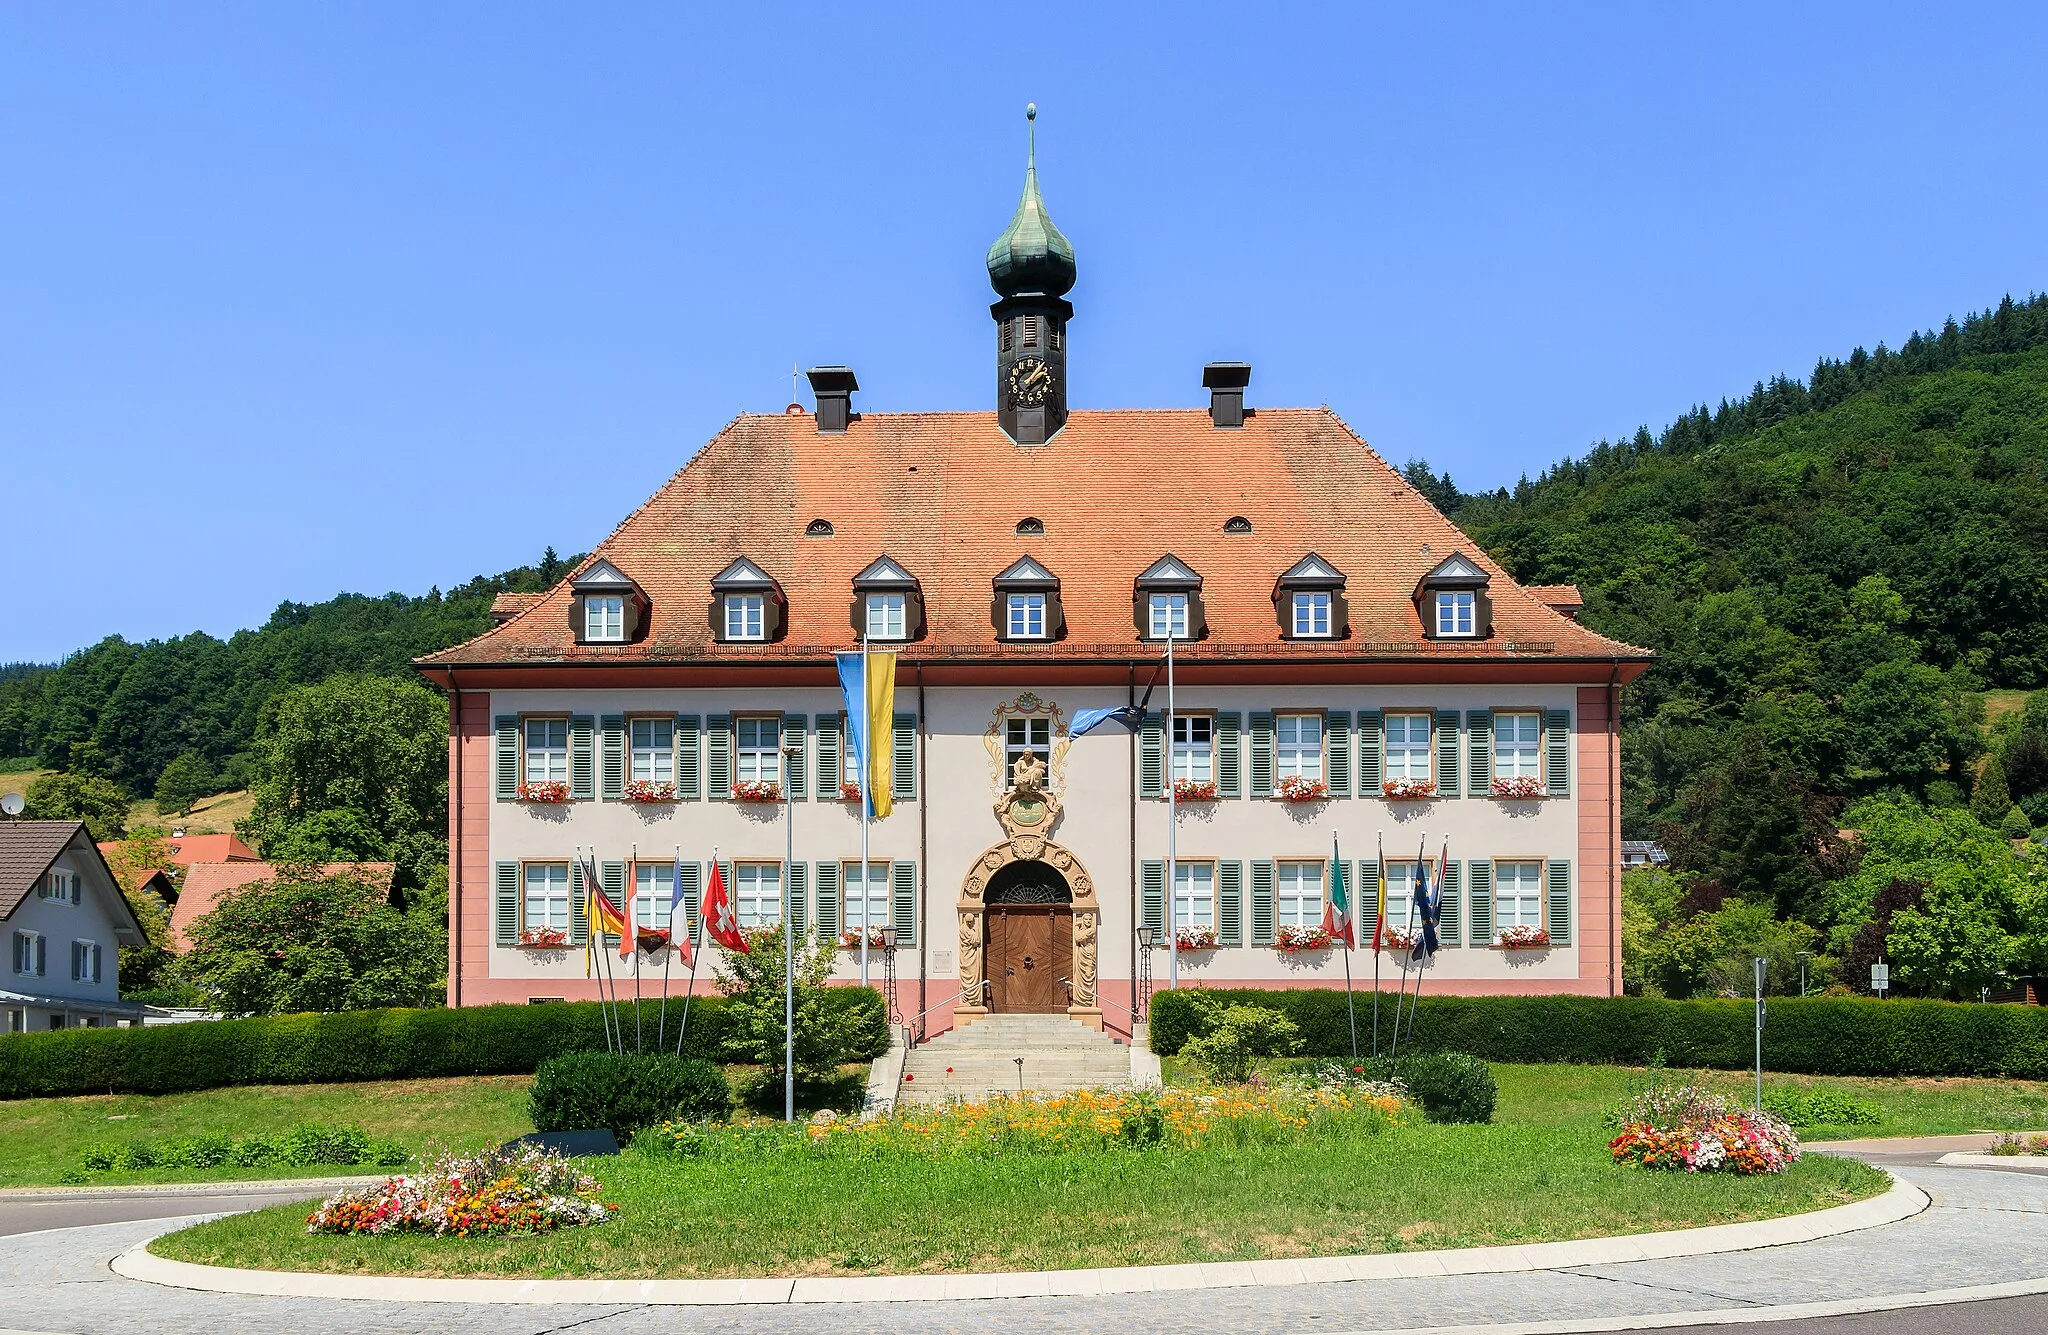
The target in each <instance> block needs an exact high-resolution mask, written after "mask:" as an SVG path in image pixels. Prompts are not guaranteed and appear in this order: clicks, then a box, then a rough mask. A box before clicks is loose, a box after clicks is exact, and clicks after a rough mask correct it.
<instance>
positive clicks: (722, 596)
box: [711, 556, 783, 644]
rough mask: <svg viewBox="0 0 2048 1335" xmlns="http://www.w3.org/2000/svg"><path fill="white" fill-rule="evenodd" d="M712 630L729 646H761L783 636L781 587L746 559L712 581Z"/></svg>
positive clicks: (740, 560) (742, 558) (725, 570)
mask: <svg viewBox="0 0 2048 1335" xmlns="http://www.w3.org/2000/svg"><path fill="white" fill-rule="evenodd" d="M711 593H712V597H713V608H712V622H711V624H712V627H713V628H714V629H715V630H717V631H718V638H719V639H720V640H723V641H724V642H726V643H728V644H760V643H766V642H768V641H771V640H777V639H780V638H781V637H782V623H783V617H782V611H783V597H782V589H781V586H779V585H778V584H776V582H775V580H774V578H773V577H772V576H771V575H769V574H768V572H767V571H765V570H763V569H761V567H759V566H757V565H755V564H754V563H753V562H752V561H749V560H748V559H747V558H746V557H744V556H742V557H740V558H739V559H738V560H737V561H734V562H733V563H732V564H731V565H729V566H727V567H726V568H725V569H723V570H721V571H719V572H718V574H717V575H715V576H714V577H713V578H712V580H711Z"/></svg>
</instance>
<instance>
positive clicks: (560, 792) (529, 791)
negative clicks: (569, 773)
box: [519, 779, 569, 806]
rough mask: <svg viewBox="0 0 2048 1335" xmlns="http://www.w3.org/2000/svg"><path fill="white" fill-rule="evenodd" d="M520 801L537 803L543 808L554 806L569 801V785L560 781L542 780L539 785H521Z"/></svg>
mask: <svg viewBox="0 0 2048 1335" xmlns="http://www.w3.org/2000/svg"><path fill="white" fill-rule="evenodd" d="M519 800H520V801H522V802H536V803H539V804H540V805H542V806H553V805H554V804H556V803H558V802H566V801H568V800H569V785H568V784H566V783H564V782H562V781H561V780H560V779H542V780H541V781H539V782H538V783H522V784H520V785H519Z"/></svg>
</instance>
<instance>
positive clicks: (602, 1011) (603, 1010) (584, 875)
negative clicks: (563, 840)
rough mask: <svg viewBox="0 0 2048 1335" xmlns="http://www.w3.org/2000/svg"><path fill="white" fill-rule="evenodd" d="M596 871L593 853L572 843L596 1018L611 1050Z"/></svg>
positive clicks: (608, 1050)
mask: <svg viewBox="0 0 2048 1335" xmlns="http://www.w3.org/2000/svg"><path fill="white" fill-rule="evenodd" d="M596 871H597V859H596V857H595V856H594V855H593V856H590V857H585V856H584V854H583V845H581V844H578V845H577V846H576V875H577V876H578V877H579V878H580V879H581V880H582V882H583V928H584V930H585V931H587V932H589V933H590V943H589V945H590V949H591V951H592V957H591V958H592V960H593V961H594V962H595V963H596V965H597V969H596V973H597V1014H598V1019H599V1021H600V1022H601V1023H602V1024H603V1026H604V1050H605V1051H606V1052H610V1051H612V1012H611V1003H610V1001H609V999H608V998H607V996H606V993H605V985H604V984H605V968H604V926H603V922H604V920H603V919H601V918H599V917H598V916H597V914H596V912H595V911H594V907H593V906H594V901H595V900H596V897H597V878H596V875H595V873H596Z"/></svg>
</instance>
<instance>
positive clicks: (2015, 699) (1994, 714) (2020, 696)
mask: <svg viewBox="0 0 2048 1335" xmlns="http://www.w3.org/2000/svg"><path fill="white" fill-rule="evenodd" d="M2027 695H2028V692H2026V691H1986V692H1984V729H1985V731H1986V732H1989V731H1990V730H1991V729H1992V728H1993V727H1994V726H1996V725H1997V723H1998V721H1999V720H2000V719H2002V718H2004V717H2005V716H2006V715H2008V714H2017V713H2019V712H2020V711H2021V710H2022V709H2025V708H2026V707H2027Z"/></svg>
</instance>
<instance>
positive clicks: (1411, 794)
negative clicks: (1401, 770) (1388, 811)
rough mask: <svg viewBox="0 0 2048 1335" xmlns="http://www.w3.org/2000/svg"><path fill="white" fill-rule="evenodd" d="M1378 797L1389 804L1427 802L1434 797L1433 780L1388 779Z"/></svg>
mask: <svg viewBox="0 0 2048 1335" xmlns="http://www.w3.org/2000/svg"><path fill="white" fill-rule="evenodd" d="M1380 796H1381V797H1384V798H1385V799H1386V800H1387V801H1389V802H1427V801H1428V800H1429V799H1430V798H1432V797H1435V796H1436V780H1435V779H1388V780H1387V781H1386V782H1385V783H1383V784H1381V785H1380Z"/></svg>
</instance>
